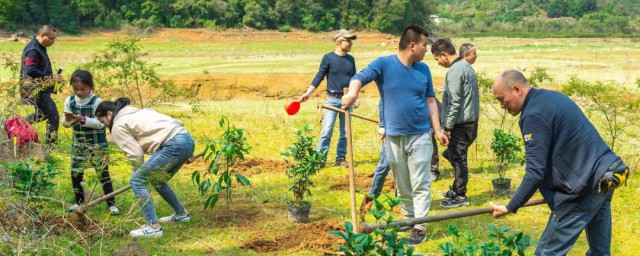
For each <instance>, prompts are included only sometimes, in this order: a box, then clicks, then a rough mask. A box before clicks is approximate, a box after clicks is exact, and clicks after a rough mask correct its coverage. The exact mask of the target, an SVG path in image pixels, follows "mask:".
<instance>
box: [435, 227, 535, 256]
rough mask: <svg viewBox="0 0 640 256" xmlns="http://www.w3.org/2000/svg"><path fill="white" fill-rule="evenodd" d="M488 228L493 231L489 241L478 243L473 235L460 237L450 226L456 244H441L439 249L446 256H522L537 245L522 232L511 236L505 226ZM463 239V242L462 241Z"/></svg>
mask: <svg viewBox="0 0 640 256" xmlns="http://www.w3.org/2000/svg"><path fill="white" fill-rule="evenodd" d="M486 227H487V229H489V230H490V231H491V233H489V235H488V236H487V238H488V239H489V241H478V242H476V241H475V238H474V236H473V235H472V234H468V233H465V234H462V235H460V233H459V231H458V229H457V228H456V227H454V226H452V225H449V233H450V234H451V235H453V236H454V237H455V242H454V244H452V243H450V242H446V243H444V244H439V245H438V247H440V251H442V253H443V255H445V256H459V255H460V256H467V255H482V256H493V255H513V253H514V252H516V253H517V254H518V255H521V256H522V255H524V251H525V250H527V248H529V246H531V245H534V244H535V242H533V241H531V238H530V237H529V235H524V234H523V233H522V232H520V231H517V232H514V233H513V234H510V233H511V229H508V228H507V227H505V226H502V227H500V228H497V227H495V226H493V225H487V226H486ZM461 237H462V238H463V241H460V238H461ZM478 250H481V252H480V254H478Z"/></svg>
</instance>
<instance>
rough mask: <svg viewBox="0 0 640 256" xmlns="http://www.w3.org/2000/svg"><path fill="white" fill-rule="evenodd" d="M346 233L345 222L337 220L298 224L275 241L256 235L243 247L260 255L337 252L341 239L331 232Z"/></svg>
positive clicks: (274, 239)
mask: <svg viewBox="0 0 640 256" xmlns="http://www.w3.org/2000/svg"><path fill="white" fill-rule="evenodd" d="M334 230H339V231H344V224H343V221H340V220H336V219H329V220H319V221H316V222H312V223H305V224H298V225H296V227H295V229H294V230H293V231H291V232H288V233H285V234H282V235H279V236H277V237H275V238H273V239H268V238H264V234H260V233H256V234H254V239H249V241H252V242H250V243H247V244H245V245H243V246H242V247H241V248H242V249H243V250H253V251H256V252H259V253H264V252H282V251H299V250H302V249H305V250H315V251H317V250H322V251H335V250H336V247H337V245H339V244H342V243H343V240H342V239H341V238H338V237H335V236H330V235H329V231H334Z"/></svg>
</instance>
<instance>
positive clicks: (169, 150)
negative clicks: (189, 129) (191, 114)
mask: <svg viewBox="0 0 640 256" xmlns="http://www.w3.org/2000/svg"><path fill="white" fill-rule="evenodd" d="M194 147H195V146H194V143H193V138H191V135H190V134H189V133H179V134H176V135H175V136H173V138H171V139H170V140H168V141H167V142H165V143H164V145H162V147H160V148H159V149H158V151H156V152H155V153H154V154H153V155H152V156H151V157H149V159H147V161H146V162H145V163H144V164H143V165H142V166H140V168H138V170H136V172H135V173H134V174H133V175H132V176H131V180H130V183H131V188H132V190H133V193H134V194H135V195H136V199H137V200H138V204H139V205H140V207H141V208H142V213H143V214H144V217H145V218H146V219H147V224H149V225H150V224H153V223H157V222H158V215H156V209H155V208H154V207H153V201H152V200H151V196H150V195H149V188H148V187H147V185H150V186H153V188H154V189H155V190H156V191H158V193H159V194H160V196H162V198H163V199H164V200H165V201H166V202H167V203H168V204H169V205H170V206H171V207H172V208H173V210H174V211H175V212H176V213H177V214H180V213H181V212H183V211H184V206H182V204H181V203H180V201H178V198H177V197H176V194H175V193H174V192H173V190H171V188H170V187H169V185H167V183H166V182H167V181H168V180H169V179H171V177H173V175H175V174H176V173H177V172H178V171H179V170H180V167H182V165H183V164H184V162H186V161H187V160H188V159H189V157H191V155H192V154H193V150H194ZM160 172H166V173H168V176H163V175H154V174H156V173H160ZM152 176H155V179H152V180H149V178H150V177H152ZM148 180H149V182H148V183H152V184H147V181H148Z"/></svg>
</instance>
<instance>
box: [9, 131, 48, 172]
mask: <svg viewBox="0 0 640 256" xmlns="http://www.w3.org/2000/svg"><path fill="white" fill-rule="evenodd" d="M0 132H4V131H0ZM2 138H6V137H5V136H3V137H2ZM13 153H14V152H13V143H11V141H4V142H2V143H0V162H7V163H9V164H12V163H16V162H24V161H25V160H26V159H29V158H39V159H45V158H47V157H48V155H49V152H48V151H47V150H46V149H45V147H44V145H42V144H39V143H34V142H29V143H27V144H25V145H23V146H22V147H18V148H17V152H16V153H17V154H16V155H17V158H14V154H13Z"/></svg>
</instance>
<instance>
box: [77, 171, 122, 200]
mask: <svg viewBox="0 0 640 256" xmlns="http://www.w3.org/2000/svg"><path fill="white" fill-rule="evenodd" d="M94 166H95V168H96V172H98V173H99V174H100V183H102V190H103V191H104V194H105V195H106V194H109V193H111V192H113V184H112V183H111V176H110V175H109V166H108V165H106V164H102V163H98V164H95V165H94ZM83 176H84V169H72V170H71V183H72V184H73V193H74V195H75V197H76V203H77V204H83V203H85V201H84V199H85V198H84V189H83V188H82V184H81V183H82V180H83ZM115 204H116V199H115V198H114V197H112V198H109V199H107V205H108V206H113V205H115Z"/></svg>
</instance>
